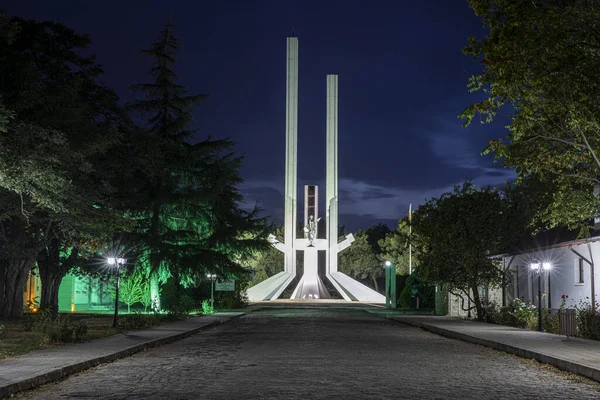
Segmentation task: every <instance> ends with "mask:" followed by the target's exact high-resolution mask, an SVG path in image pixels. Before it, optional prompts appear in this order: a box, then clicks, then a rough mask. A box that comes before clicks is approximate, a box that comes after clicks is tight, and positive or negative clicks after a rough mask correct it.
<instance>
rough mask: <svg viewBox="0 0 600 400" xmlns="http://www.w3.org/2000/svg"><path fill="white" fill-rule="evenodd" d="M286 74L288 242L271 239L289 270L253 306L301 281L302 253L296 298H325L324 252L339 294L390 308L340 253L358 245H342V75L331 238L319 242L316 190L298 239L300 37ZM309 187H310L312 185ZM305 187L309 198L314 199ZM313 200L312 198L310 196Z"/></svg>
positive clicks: (331, 140) (333, 84)
mask: <svg viewBox="0 0 600 400" xmlns="http://www.w3.org/2000/svg"><path fill="white" fill-rule="evenodd" d="M286 68H287V74H286V81H287V86H286V164H285V195H284V198H285V211H284V242H283V243H281V242H280V241H278V240H277V239H276V238H274V237H271V238H270V239H269V240H270V242H271V244H272V245H273V247H275V248H277V249H278V250H280V251H281V252H283V253H284V255H285V257H284V260H285V261H284V270H283V271H282V272H280V273H278V274H276V275H274V276H272V277H270V278H268V279H266V280H264V281H262V282H261V283H259V284H258V285H255V286H253V287H251V288H249V289H248V290H247V294H248V299H250V300H251V301H260V300H276V299H278V298H279V297H280V296H281V294H282V293H283V291H284V290H285V289H286V288H287V287H288V286H289V284H290V283H291V282H292V281H293V280H294V279H295V278H296V252H297V251H302V252H303V253H304V257H303V258H304V274H303V276H302V277H301V278H300V281H299V282H298V286H296V288H295V290H294V292H293V293H292V296H291V298H292V299H323V298H329V297H330V296H329V293H328V292H327V289H326V288H325V285H324V284H323V282H322V280H321V277H320V276H319V273H318V271H319V269H318V264H319V257H318V254H319V251H324V252H326V253H327V254H326V260H327V261H326V265H325V276H326V278H327V279H328V281H329V282H330V283H331V284H332V285H333V287H334V288H335V290H336V291H337V292H338V293H339V294H340V295H341V296H342V297H343V298H344V299H345V300H347V301H356V300H358V301H367V302H373V303H385V296H383V295H382V294H380V293H377V292H376V291H374V290H373V289H371V288H369V287H367V286H365V285H363V284H362V283H360V282H357V281H355V280H354V279H352V278H350V277H349V276H347V275H345V274H344V273H342V272H340V271H338V265H337V261H338V253H339V252H340V251H342V250H344V249H345V248H347V247H348V246H350V244H351V243H352V242H353V241H354V237H353V236H352V234H349V235H347V236H346V238H345V239H344V240H342V241H339V242H338V239H339V238H338V165H337V162H338V133H337V131H338V126H337V122H338V121H337V117H338V113H337V95H338V90H337V75H327V101H326V103H327V113H326V114H327V115H326V117H327V121H326V147H327V150H326V153H327V162H326V165H327V169H326V196H325V205H326V213H327V214H326V223H327V224H326V225H327V226H326V231H327V233H326V238H321V239H319V238H317V223H318V222H319V220H320V218H317V219H316V220H315V216H318V204H319V203H318V201H317V199H318V196H317V193H318V191H317V187H316V186H314V189H315V190H314V192H313V193H312V194H311V195H314V197H313V200H314V201H313V202H312V203H311V204H310V208H311V212H307V210H308V208H309V204H308V201H307V199H305V213H304V214H305V215H310V216H309V218H308V219H306V220H305V226H304V238H297V237H296V227H297V223H296V221H297V215H296V208H297V191H298V188H297V185H298V154H297V153H298V132H297V128H298V38H296V37H291V38H288V39H287V64H286ZM307 186H308V185H307ZM307 186H305V195H306V194H308V191H306V188H307ZM305 197H307V196H305Z"/></svg>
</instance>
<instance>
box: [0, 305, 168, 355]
mask: <svg viewBox="0 0 600 400" xmlns="http://www.w3.org/2000/svg"><path fill="white" fill-rule="evenodd" d="M144 316H145V318H144V320H143V321H141V322H143V324H141V323H140V324H138V325H135V324H134V321H135V320H136V319H137V320H138V322H140V321H139V315H136V314H131V315H127V314H126V313H124V314H121V313H119V325H122V327H121V329H120V330H117V329H115V328H113V326H112V324H113V315H112V314H71V313H63V314H61V315H60V318H61V319H64V318H67V317H68V318H69V321H71V322H80V321H81V322H85V324H86V325H87V328H88V329H87V335H86V336H85V339H84V341H88V340H93V339H98V338H101V337H105V336H110V335H114V334H115V333H119V332H122V331H124V330H135V329H144V328H147V327H150V326H155V325H159V324H161V323H164V322H166V321H168V320H169V316H168V315H158V316H154V315H151V314H145V315H144ZM171 319H172V318H171ZM25 321H26V317H23V318H14V319H4V320H1V321H0V325H4V333H3V334H2V335H0V360H1V359H3V358H8V357H14V356H18V355H20V354H25V353H28V352H30V351H35V350H40V349H46V348H50V347H55V346H62V345H63V343H52V342H50V341H49V340H48V338H47V337H46V335H44V334H42V333H40V332H35V331H27V330H25V329H24V327H23V323H24V322H25Z"/></svg>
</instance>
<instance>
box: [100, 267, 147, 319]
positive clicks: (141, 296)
mask: <svg viewBox="0 0 600 400" xmlns="http://www.w3.org/2000/svg"><path fill="white" fill-rule="evenodd" d="M120 283H121V284H120V285H119V301H122V302H123V303H125V304H126V305H127V312H128V313H131V306H132V305H134V304H135V303H142V304H143V305H144V307H145V308H147V306H148V305H150V304H151V301H150V302H148V298H151V297H150V293H149V284H148V280H147V279H146V277H145V276H144V273H143V272H142V271H140V270H139V269H138V270H135V271H134V272H133V273H130V274H128V275H125V276H123V277H121V282H120ZM109 291H110V294H111V296H112V297H113V298H115V296H116V291H115V287H114V286H112V287H111V288H110V289H109Z"/></svg>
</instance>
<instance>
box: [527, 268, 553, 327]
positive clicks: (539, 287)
mask: <svg viewBox="0 0 600 400" xmlns="http://www.w3.org/2000/svg"><path fill="white" fill-rule="evenodd" d="M530 266H531V270H532V271H533V272H535V273H536V274H537V276H538V331H540V332H543V331H544V330H543V329H542V274H543V273H544V272H545V271H550V269H551V268H552V264H550V263H549V262H543V263H540V262H539V261H535V262H532V263H531V265H530ZM548 295H549V294H548Z"/></svg>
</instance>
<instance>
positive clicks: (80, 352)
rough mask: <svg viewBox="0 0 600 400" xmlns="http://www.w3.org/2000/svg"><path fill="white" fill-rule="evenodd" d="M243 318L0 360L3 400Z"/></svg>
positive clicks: (181, 324)
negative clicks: (99, 365) (102, 364)
mask: <svg viewBox="0 0 600 400" xmlns="http://www.w3.org/2000/svg"><path fill="white" fill-rule="evenodd" d="M241 315H244V313H242V312H230V313H217V314H214V315H211V316H201V317H192V318H188V319H185V320H181V321H175V322H170V323H167V324H165V325H161V326H157V327H153V328H149V329H143V330H138V331H131V332H125V333H122V334H117V335H113V336H109V337H105V338H101V339H96V340H92V341H89V342H83V343H76V344H70V345H65V346H58V347H54V348H51V349H46V350H38V351H33V352H31V353H27V354H24V355H22V356H17V357H13V358H8V359H4V360H0V398H3V397H7V396H10V395H11V394H14V393H17V392H20V391H23V390H28V389H31V388H34V387H36V386H40V385H43V384H45V383H48V382H52V381H56V380H59V379H62V378H64V377H66V376H69V375H71V374H74V373H76V372H80V371H83V370H85V369H88V368H91V367H93V366H96V365H98V364H101V363H105V362H109V361H114V360H117V359H119V358H123V357H126V356H128V355H131V354H134V353H137V352H139V351H142V350H144V349H147V348H149V347H156V346H160V345H163V344H167V343H171V342H174V341H176V340H179V339H182V338H184V337H187V336H190V335H192V334H194V333H197V332H199V331H201V330H203V329H206V328H208V327H211V326H214V325H218V324H221V323H223V322H226V321H228V320H230V319H232V318H236V317H239V316H241Z"/></svg>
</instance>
